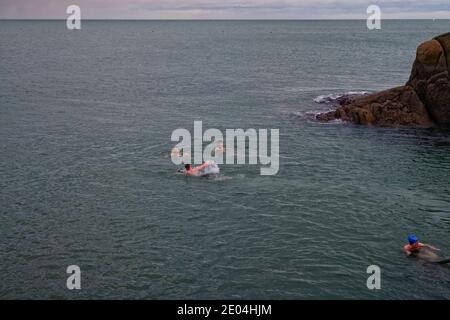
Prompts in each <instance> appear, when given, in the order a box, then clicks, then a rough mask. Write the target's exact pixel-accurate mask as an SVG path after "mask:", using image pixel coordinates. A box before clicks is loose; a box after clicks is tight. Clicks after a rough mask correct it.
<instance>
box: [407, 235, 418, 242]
mask: <svg viewBox="0 0 450 320" xmlns="http://www.w3.org/2000/svg"><path fill="white" fill-rule="evenodd" d="M417 241H419V238H417V237H416V236H415V235H413V234H411V235H409V236H408V242H409V244H414V243H416V242H417Z"/></svg>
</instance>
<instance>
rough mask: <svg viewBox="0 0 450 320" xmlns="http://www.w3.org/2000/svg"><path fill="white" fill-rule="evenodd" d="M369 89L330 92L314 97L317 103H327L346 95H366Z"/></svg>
mask: <svg viewBox="0 0 450 320" xmlns="http://www.w3.org/2000/svg"><path fill="white" fill-rule="evenodd" d="M369 93H370V92H369V91H348V92H346V93H343V94H337V93H330V94H324V95H320V96H317V97H316V98H314V102H316V103H327V102H333V101H335V100H337V99H339V98H342V97H344V96H356V95H366V94H369Z"/></svg>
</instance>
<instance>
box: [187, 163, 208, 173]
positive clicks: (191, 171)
mask: <svg viewBox="0 0 450 320" xmlns="http://www.w3.org/2000/svg"><path fill="white" fill-rule="evenodd" d="M209 165H210V164H209V163H208V162H205V163H204V164H202V165H200V166H198V167H195V168H192V166H191V165H190V164H186V165H185V166H184V169H185V171H184V174H186V175H188V176H197V175H198V174H199V172H200V171H201V170H203V169H205V168H206V167H207V166H209Z"/></svg>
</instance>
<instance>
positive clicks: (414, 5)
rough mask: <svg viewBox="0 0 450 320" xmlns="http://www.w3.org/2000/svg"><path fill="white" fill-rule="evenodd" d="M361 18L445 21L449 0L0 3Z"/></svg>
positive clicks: (23, 7)
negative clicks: (376, 9)
mask: <svg viewBox="0 0 450 320" xmlns="http://www.w3.org/2000/svg"><path fill="white" fill-rule="evenodd" d="M70 4H76V5H79V6H80V7H81V15H82V18H84V19H365V18H367V14H366V8H367V7H368V6H369V5H371V4H377V5H379V6H380V7H381V9H382V18H400V19H402V18H405V19H409V18H411V19H433V18H435V19H450V0H227V1H225V0H69V1H67V0H0V19H64V18H66V17H67V14H66V7H67V6H68V5H70Z"/></svg>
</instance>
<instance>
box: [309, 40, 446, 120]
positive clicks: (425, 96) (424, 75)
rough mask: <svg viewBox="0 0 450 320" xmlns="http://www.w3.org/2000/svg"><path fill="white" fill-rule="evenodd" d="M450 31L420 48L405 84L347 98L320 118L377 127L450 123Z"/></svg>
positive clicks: (319, 118) (319, 116)
mask: <svg viewBox="0 0 450 320" xmlns="http://www.w3.org/2000/svg"><path fill="white" fill-rule="evenodd" d="M449 74H450V33H447V34H443V35H440V36H438V37H436V38H434V39H433V40H430V41H427V42H424V43H422V44H421V45H420V46H419V47H418V48H417V53H416V59H415V61H414V64H413V67H412V71H411V76H410V78H409V80H408V82H407V83H406V85H405V86H401V87H397V88H393V89H389V90H386V91H382V92H379V93H375V94H370V95H366V96H360V97H352V98H350V99H345V100H343V101H341V102H340V103H339V106H338V107H337V109H336V110H335V111H331V112H327V113H322V114H319V115H317V117H316V118H317V119H318V120H320V121H331V120H334V119H341V120H343V121H350V122H354V123H357V124H365V125H377V126H420V127H430V126H433V125H434V124H435V123H437V124H450V77H449Z"/></svg>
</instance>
